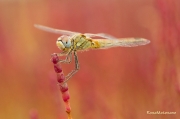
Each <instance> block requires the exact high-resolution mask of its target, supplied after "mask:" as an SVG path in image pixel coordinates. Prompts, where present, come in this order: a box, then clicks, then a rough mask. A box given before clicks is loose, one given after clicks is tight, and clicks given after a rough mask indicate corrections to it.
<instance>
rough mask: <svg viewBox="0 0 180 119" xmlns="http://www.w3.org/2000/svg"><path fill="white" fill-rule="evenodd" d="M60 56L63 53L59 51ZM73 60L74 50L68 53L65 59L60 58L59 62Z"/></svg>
mask: <svg viewBox="0 0 180 119" xmlns="http://www.w3.org/2000/svg"><path fill="white" fill-rule="evenodd" d="M57 55H58V56H61V53H57ZM71 61H72V50H71V51H70V52H69V53H68V54H67V56H66V58H65V59H64V60H60V61H59V63H71Z"/></svg>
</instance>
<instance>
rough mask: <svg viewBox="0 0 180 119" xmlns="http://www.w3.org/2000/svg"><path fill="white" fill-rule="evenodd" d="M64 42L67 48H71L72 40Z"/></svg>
mask: <svg viewBox="0 0 180 119" xmlns="http://www.w3.org/2000/svg"><path fill="white" fill-rule="evenodd" d="M62 43H63V44H64V46H65V47H66V48H70V47H71V40H65V41H62Z"/></svg>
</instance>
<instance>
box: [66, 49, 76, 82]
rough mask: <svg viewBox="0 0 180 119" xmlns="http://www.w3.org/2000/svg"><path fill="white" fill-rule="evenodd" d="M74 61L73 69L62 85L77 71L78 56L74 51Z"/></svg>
mask: <svg viewBox="0 0 180 119" xmlns="http://www.w3.org/2000/svg"><path fill="white" fill-rule="evenodd" d="M74 60H75V69H74V70H72V71H71V72H70V73H69V74H68V75H67V76H66V80H65V81H64V82H63V83H62V84H64V83H66V82H67V81H68V80H69V79H70V78H71V77H72V76H73V75H74V74H75V73H76V72H77V71H78V70H79V62H78V56H77V53H76V51H74Z"/></svg>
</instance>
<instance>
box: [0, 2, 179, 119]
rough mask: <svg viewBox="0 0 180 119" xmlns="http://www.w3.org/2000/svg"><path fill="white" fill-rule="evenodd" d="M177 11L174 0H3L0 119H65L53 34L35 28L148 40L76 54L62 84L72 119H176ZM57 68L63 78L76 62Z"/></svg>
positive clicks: (177, 84)
mask: <svg viewBox="0 0 180 119" xmlns="http://www.w3.org/2000/svg"><path fill="white" fill-rule="evenodd" d="M179 8H180V1H179V0H76V1H75V0H74V1H73V0H1V1H0V119H30V115H31V114H32V113H33V112H34V113H38V117H39V119H66V118H67V115H66V113H65V108H64V104H63V101H62V98H61V93H60V91H59V89H58V86H57V81H56V74H55V72H54V69H53V64H52V62H50V58H51V54H52V53H54V52H56V53H57V52H60V50H59V49H58V48H57V47H56V44H55V42H56V39H57V38H58V37H59V35H58V34H52V33H48V32H44V31H40V30H38V29H36V28H35V27H34V26H33V25H34V24H41V25H45V26H49V27H53V28H58V29H64V30H70V31H76V32H82V33H86V32H88V33H102V32H103V33H108V34H111V35H113V36H115V37H119V38H123V37H143V38H146V39H149V40H150V41H151V43H150V44H149V45H146V46H141V47H133V48H120V47H119V48H112V49H108V50H93V51H88V52H83V53H78V56H79V62H80V70H79V72H78V73H77V74H76V75H75V76H74V77H73V78H72V79H71V80H70V81H69V82H68V85H69V91H70V96H71V99H70V103H71V107H72V116H73V119H178V118H179V117H180V114H179V112H180V96H179V95H180V55H179V54H180V15H179V14H180V9H179ZM62 67H63V70H64V73H65V74H68V73H69V72H70V71H71V70H72V69H73V68H74V63H71V64H62ZM147 111H169V112H176V114H169V115H167V114H160V115H150V114H147Z"/></svg>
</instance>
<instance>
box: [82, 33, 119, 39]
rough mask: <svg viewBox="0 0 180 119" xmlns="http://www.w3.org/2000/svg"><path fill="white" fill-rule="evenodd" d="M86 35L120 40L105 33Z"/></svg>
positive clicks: (87, 34)
mask: <svg viewBox="0 0 180 119" xmlns="http://www.w3.org/2000/svg"><path fill="white" fill-rule="evenodd" d="M84 35H85V36H87V37H101V38H106V39H118V38H116V37H114V36H111V35H109V34H105V33H97V34H92V33H85V34H84Z"/></svg>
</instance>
